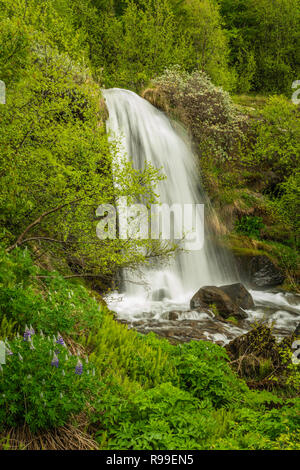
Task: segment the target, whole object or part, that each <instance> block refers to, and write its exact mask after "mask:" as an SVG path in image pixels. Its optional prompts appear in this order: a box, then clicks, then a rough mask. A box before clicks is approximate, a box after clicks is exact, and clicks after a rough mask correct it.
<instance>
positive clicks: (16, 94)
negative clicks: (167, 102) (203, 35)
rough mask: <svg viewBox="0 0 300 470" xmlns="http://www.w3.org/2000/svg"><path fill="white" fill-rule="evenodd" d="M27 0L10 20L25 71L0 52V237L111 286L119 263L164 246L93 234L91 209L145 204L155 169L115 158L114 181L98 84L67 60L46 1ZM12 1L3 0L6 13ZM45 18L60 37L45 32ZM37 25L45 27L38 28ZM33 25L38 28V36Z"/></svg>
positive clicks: (69, 50) (64, 39)
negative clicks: (0, 101) (1, 98)
mask: <svg viewBox="0 0 300 470" xmlns="http://www.w3.org/2000/svg"><path fill="white" fill-rule="evenodd" d="M35 3H36V2H33V4H32V3H30V5H28V10H26V15H25V17H23V16H24V15H23V16H22V17H21V19H20V20H19V22H17V23H13V25H14V26H13V27H14V28H15V30H16V31H15V30H14V32H15V34H17V33H18V31H20V32H21V33H22V34H24V36H26V37H28V41H29V40H31V41H32V47H31V48H30V50H28V48H25V46H24V47H23V46H22V47H23V49H22V50H23V53H24V54H25V55H26V54H27V55H26V57H27V62H28V63H27V67H26V69H25V70H24V69H23V65H24V64H23V62H20V61H19V60H15V57H14V55H13V54H10V50H6V49H5V50H4V52H5V54H6V56H5V58H4V61H5V64H6V65H5V66H6V69H5V70H6V72H5V73H7V77H8V80H7V83H6V88H7V103H6V105H5V106H1V108H0V115H1V123H0V128H1V142H0V148H1V157H0V178H1V190H0V207H1V217H0V220H1V224H2V226H3V232H2V234H1V237H2V240H4V241H5V243H6V244H7V245H11V247H12V248H13V247H14V246H15V245H14V243H13V242H15V241H16V239H17V237H21V238H20V239H19V240H18V242H17V244H19V245H21V244H25V243H26V244H30V245H31V246H32V245H33V246H34V247H35V251H36V253H37V255H38V256H39V255H41V254H42V253H44V254H45V253H47V254H48V255H50V257H51V258H52V260H53V262H56V266H59V268H60V269H62V267H64V268H66V265H67V266H68V267H71V269H72V270H73V271H75V272H76V273H77V274H80V275H83V274H85V273H87V274H88V275H91V274H92V273H94V274H96V275H99V266H101V274H102V277H103V279H106V282H107V283H109V281H110V279H111V276H112V275H113V274H115V272H116V270H117V269H118V268H119V267H122V266H125V265H126V266H127V267H130V266H134V265H135V264H137V263H140V262H142V261H143V260H144V261H147V259H146V257H145V252H146V251H147V249H151V250H152V251H153V253H155V254H156V255H159V251H160V250H161V252H163V251H164V250H163V249H161V248H159V247H158V245H157V244H156V245H155V246H154V245H153V246H152V244H151V243H149V242H146V241H142V240H140V241H135V240H133V239H132V240H119V239H113V240H109V239H107V240H100V239H99V238H98V237H97V234H96V225H97V218H96V216H95V211H96V209H97V207H98V206H99V205H100V204H103V203H112V204H114V203H115V201H116V200H117V198H118V197H119V196H128V199H129V201H128V202H129V203H130V201H132V200H136V199H138V200H139V199H140V198H143V199H144V201H146V202H153V201H154V200H155V199H156V196H155V192H154V190H155V184H156V182H157V181H158V180H159V179H160V178H161V175H160V172H159V170H156V169H154V168H153V167H151V166H150V165H146V166H145V168H144V170H143V171H142V172H138V171H135V170H134V169H133V168H132V165H131V164H130V163H127V164H126V165H121V164H120V165H119V166H117V165H115V177H116V179H118V183H119V184H118V185H113V183H112V174H111V162H112V158H113V155H114V153H115V152H116V151H117V144H116V145H109V144H108V139H107V135H106V132H105V126H104V109H105V107H104V105H103V100H102V101H101V96H99V88H98V86H97V84H96V83H95V82H94V81H93V80H92V78H91V76H90V73H89V70H88V69H86V68H85V67H84V65H83V64H82V63H80V62H75V61H74V60H73V58H72V57H73V56H74V57H75V55H74V54H73V46H74V44H76V43H74V44H70V43H69V40H70V34H71V33H70V31H69V29H68V28H70V27H71V26H70V25H69V24H68V23H67V24H65V23H64V22H63V21H62V20H61V21H60V22H58V23H57V22H56V18H57V15H58V13H57V11H56V10H55V8H54V5H53V4H52V2H48V7H49V10H48V9H47V8H46V9H45V10H44V9H40V7H37V12H39V13H40V16H38V17H37V16H36V15H35V13H36V12H35V11H34V6H35ZM21 4H23V2H20V5H21ZM20 5H19V6H20ZM23 6H24V7H25V5H23ZM1 7H2V10H4V11H5V9H4V5H2V4H1ZM10 7H11V4H10V2H9V3H8V4H7V5H6V8H7V10H8V11H7V12H6V16H7V15H8V14H9V12H10ZM3 14H4V12H3ZM11 14H12V13H11ZM4 18H5V15H4ZM22 18H23V19H22ZM3 21H4V20H3ZM52 22H54V24H55V28H58V30H59V31H60V34H58V31H57V30H56V29H55V31H53V30H52V26H53V27H54V25H53V24H52ZM44 24H47V28H48V27H49V28H50V29H51V34H49V35H48V34H43V32H42V27H43V25H44ZM33 28H39V29H38V34H37V36H38V38H36V30H35V29H34V30H33ZM59 28H62V29H61V30H60V29H59ZM65 28H67V29H68V32H66V35H65ZM3 31H4V32H5V30H3ZM4 32H3V34H4ZM54 32H56V33H57V34H56V35H55V38H54ZM21 33H20V34H21ZM5 38H6V36H5V37H3V41H5V40H6V39H5ZM76 38H77V37H76ZM20 47H21V46H20ZM26 47H27V46H26ZM77 47H79V45H78V44H77ZM69 54H71V55H69ZM8 70H9V74H8ZM16 74H18V76H19V80H18V81H17V82H14V81H13V80H12V79H10V78H9V77H15V76H16ZM101 103H102V104H101ZM29 228H30V230H29ZM140 247H144V248H145V250H144V251H143V250H140V249H139V248H140ZM107 279H108V280H107Z"/></svg>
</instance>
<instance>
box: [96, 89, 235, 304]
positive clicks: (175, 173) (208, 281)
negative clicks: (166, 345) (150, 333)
mask: <svg viewBox="0 0 300 470" xmlns="http://www.w3.org/2000/svg"><path fill="white" fill-rule="evenodd" d="M103 95H104V98H105V100H106V104H107V108H108V111H109V118H108V121H107V130H108V132H109V134H110V138H111V139H118V141H119V142H121V151H122V152H123V153H125V154H126V155H127V157H128V158H129V159H131V160H132V162H133V167H134V168H135V169H141V168H143V165H144V163H145V162H150V163H151V164H152V165H153V166H154V167H156V168H162V170H163V172H164V174H165V175H166V179H165V180H162V181H160V182H159V183H158V189H157V191H156V192H158V193H159V196H160V202H161V203H167V204H169V205H170V206H171V205H172V204H174V203H178V204H181V205H184V204H188V203H192V204H204V205H205V206H204V207H205V214H208V213H209V211H210V210H211V209H210V204H209V200H208V198H207V197H206V195H205V193H204V190H203V188H202V184H201V177H200V169H199V168H198V164H197V159H196V158H195V156H194V154H193V152H192V149H191V143H190V140H189V139H188V136H187V135H186V134H185V135H184V133H183V132H182V131H181V132H178V130H176V129H175V126H174V124H173V123H172V122H171V121H170V120H169V119H168V117H167V116H166V115H165V114H164V113H163V112H161V111H160V110H158V109H156V108H155V107H154V106H152V105H151V104H150V103H149V102H148V101H146V100H144V99H143V98H141V97H140V96H138V95H136V94H135V93H133V92H131V91H128V90H122V89H117V88H113V89H108V90H103ZM205 217H206V216H205ZM206 225H207V224H206ZM205 233H206V236H205V242H204V246H203V248H202V249H200V250H197V251H195V250H193V251H190V252H181V253H179V254H178V255H176V257H175V259H173V260H172V261H170V263H168V264H167V265H165V266H163V267H161V266H156V265H155V263H152V264H151V265H150V266H149V267H145V268H142V276H141V274H140V273H139V274H138V275H137V276H136V277H134V276H133V275H132V274H130V273H125V278H127V280H125V284H124V287H125V294H126V296H129V297H131V298H139V299H140V300H141V302H143V301H147V300H154V301H155V300H162V299H161V298H163V297H166V298H169V299H170V301H171V303H172V301H180V299H181V300H182V299H185V301H186V302H187V301H188V299H189V298H190V297H191V295H192V294H193V293H195V292H196V291H197V290H198V289H199V288H200V287H201V286H203V285H221V284H226V283H229V282H231V281H232V282H234V281H236V277H235V274H234V269H233V268H232V265H233V264H234V263H233V261H232V260H231V259H230V258H228V255H227V254H226V253H225V252H224V251H223V250H222V249H220V248H219V249H218V251H217V249H216V248H215V247H214V245H213V244H212V242H211V240H210V237H209V233H208V232H207V230H206V231H205ZM141 277H143V278H144V280H145V286H143V285H139V283H138V282H137V281H138V280H140V279H141ZM155 296H156V297H155ZM143 308H145V307H144V306H143ZM151 308H153V305H152V307H151Z"/></svg>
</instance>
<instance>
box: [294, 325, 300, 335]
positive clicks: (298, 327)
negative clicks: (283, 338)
mask: <svg viewBox="0 0 300 470" xmlns="http://www.w3.org/2000/svg"><path fill="white" fill-rule="evenodd" d="M294 335H295V336H300V323H298V325H297V326H296V329H295V331H294Z"/></svg>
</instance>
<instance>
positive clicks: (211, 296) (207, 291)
mask: <svg viewBox="0 0 300 470" xmlns="http://www.w3.org/2000/svg"><path fill="white" fill-rule="evenodd" d="M225 287H226V288H227V289H228V288H229V287H231V288H232V286H225ZM236 289H237V288H236ZM228 290H230V289H228ZM231 290H235V288H232V289H231ZM249 295H250V294H249ZM212 305H215V307H216V309H217V310H218V313H219V315H221V317H223V318H228V317H230V316H234V317H235V318H237V319H239V320H241V319H244V318H246V317H247V315H246V313H245V312H244V311H243V310H242V309H241V308H240V306H239V305H238V304H237V303H236V302H234V301H233V300H232V298H231V297H230V295H229V294H228V293H227V292H225V291H224V290H223V289H222V288H220V287H215V286H205V287H201V289H199V290H198V292H196V294H195V295H194V296H193V297H192V299H191V301H190V307H191V309H194V310H198V309H201V308H208V307H210V306H212Z"/></svg>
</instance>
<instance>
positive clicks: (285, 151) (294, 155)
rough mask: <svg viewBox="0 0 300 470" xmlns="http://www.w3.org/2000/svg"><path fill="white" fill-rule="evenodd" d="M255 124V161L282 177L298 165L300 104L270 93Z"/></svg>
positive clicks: (253, 156)
mask: <svg viewBox="0 0 300 470" xmlns="http://www.w3.org/2000/svg"><path fill="white" fill-rule="evenodd" d="M261 118H262V120H259V121H258V122H257V124H256V132H257V143H256V145H255V148H254V152H253V155H252V158H253V161H254V163H258V164H260V165H261V166H263V167H265V166H266V165H267V166H268V167H269V168H272V169H273V170H274V171H276V172H277V174H278V175H279V176H281V178H282V179H283V178H284V177H286V176H289V175H290V174H291V173H292V172H293V171H294V170H295V169H297V168H299V159H300V157H299V155H300V114H299V107H297V106H295V105H294V104H293V103H292V102H290V101H289V100H287V99H286V98H285V97H283V96H272V97H270V98H269V99H268V101H267V104H266V106H265V107H264V108H263V109H262V111H261Z"/></svg>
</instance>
